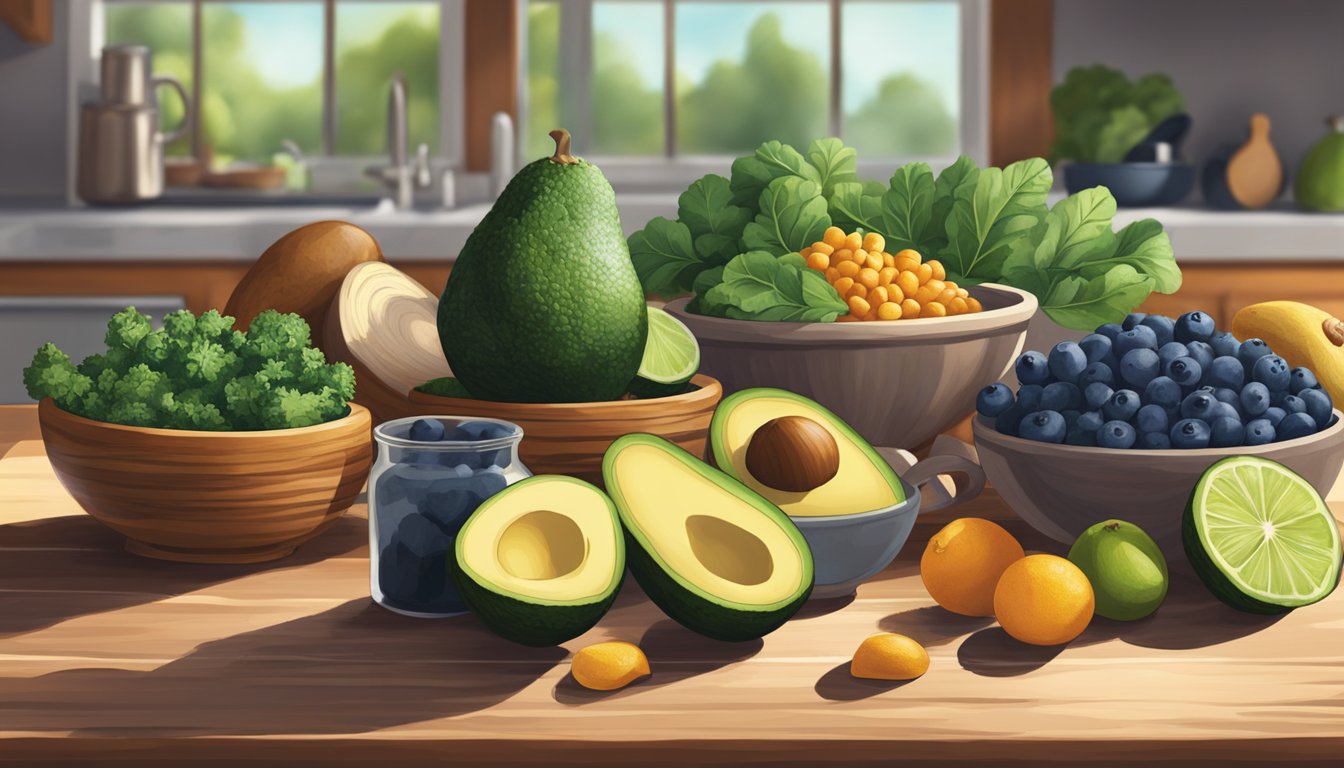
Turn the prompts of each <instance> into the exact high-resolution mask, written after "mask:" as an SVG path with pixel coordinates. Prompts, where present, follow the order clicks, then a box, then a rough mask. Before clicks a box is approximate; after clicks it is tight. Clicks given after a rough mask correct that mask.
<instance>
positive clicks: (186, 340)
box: [23, 307, 355, 431]
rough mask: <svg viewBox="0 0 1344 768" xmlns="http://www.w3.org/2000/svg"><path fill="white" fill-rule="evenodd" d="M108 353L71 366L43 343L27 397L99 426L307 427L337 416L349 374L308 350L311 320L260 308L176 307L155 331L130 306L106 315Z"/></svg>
mask: <svg viewBox="0 0 1344 768" xmlns="http://www.w3.org/2000/svg"><path fill="white" fill-rule="evenodd" d="M104 341H105V342H106V344H107V352H106V353H103V354H99V355H91V356H89V357H87V358H85V359H84V361H83V362H81V363H80V364H79V365H78V366H75V365H74V364H73V363H72V362H71V360H70V358H69V357H68V356H67V355H66V354H65V353H64V352H62V351H61V350H60V349H58V348H57V347H56V345H54V344H52V343H50V342H48V343H47V344H44V345H42V346H41V347H40V348H38V350H37V353H36V354H35V355H33V361H32V364H31V365H30V366H29V367H27V368H25V369H24V371H23V382H24V385H25V386H26V387H27V389H28V394H29V396H30V397H32V398H33V399H37V400H40V399H42V398H44V397H50V398H52V399H53V400H54V401H55V402H56V405H58V406H60V407H61V408H62V409H64V410H66V411H69V412H71V413H74V414H76V415H78V416H83V417H85V418H88V419H93V420H96V421H106V422H111V423H114V424H127V425H131V426H141V427H159V428H165V429H197V430H210V431H225V430H251V429H285V428H290V427H306V426H311V425H313V424H320V423H322V422H326V421H331V420H333V419H338V418H341V417H342V416H344V415H345V414H346V413H347V412H348V411H349V408H348V406H347V405H346V403H347V402H348V401H349V400H351V399H352V398H354V396H355V374H354V371H353V370H352V369H351V368H350V366H348V365H346V364H345V363H335V364H330V365H329V364H328V363H327V360H326V358H325V357H324V356H323V354H322V351H321V350H319V349H316V348H314V347H311V346H309V329H308V323H306V322H305V321H304V319H303V318H302V317H299V316H298V315H293V314H287V315H282V314H280V313H278V312H275V311H274V310H267V311H266V312H262V313H261V314H259V315H257V316H256V318H254V319H253V321H252V325H251V327H250V328H249V329H248V331H247V333H246V334H244V333H242V332H241V331H236V330H234V328H233V318H231V317H225V316H223V315H220V314H219V313H218V312H216V311H215V310H210V311H209V312H206V313H205V314H203V315H201V316H200V317H197V316H195V315H193V314H192V313H190V312H188V311H186V310H181V311H178V312H173V313H171V314H169V315H167V316H166V317H164V320H163V329H162V330H159V331H156V330H154V328H153V326H151V325H150V322H149V316H148V315H144V314H141V313H140V312H137V311H136V309H135V307H127V308H126V309H124V310H122V311H121V312H118V313H117V314H115V315H113V316H112V318H111V319H110V320H109V321H108V324H107V335H106V336H105V338H104Z"/></svg>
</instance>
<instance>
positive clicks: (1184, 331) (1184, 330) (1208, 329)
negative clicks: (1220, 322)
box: [1175, 311, 1217, 344]
mask: <svg viewBox="0 0 1344 768" xmlns="http://www.w3.org/2000/svg"><path fill="white" fill-rule="evenodd" d="M1215 330H1217V329H1216V328H1215V327H1214V324H1213V318H1211V317H1209V316H1208V315H1207V314H1205V313H1204V312H1199V311H1195V312H1186V313H1185V314H1184V315H1181V316H1180V317H1178V318H1176V329H1175V331H1176V340H1177V341H1179V342H1182V343H1185V344H1188V343H1190V342H1192V341H1202V342H1207V341H1208V340H1209V337H1210V336H1213V332H1214V331H1215Z"/></svg>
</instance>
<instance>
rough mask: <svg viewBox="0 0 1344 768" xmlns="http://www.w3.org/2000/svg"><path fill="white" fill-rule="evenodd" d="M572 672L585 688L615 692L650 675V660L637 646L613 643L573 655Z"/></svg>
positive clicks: (599, 645) (585, 649) (586, 648)
mask: <svg viewBox="0 0 1344 768" xmlns="http://www.w3.org/2000/svg"><path fill="white" fill-rule="evenodd" d="M569 670H570V672H571V673H573V675H574V679H575V680H576V681H577V682H578V684H579V685H582V686H583V687H584V688H588V689H591V690H594V691H614V690H616V689H617V688H624V687H625V686H627V685H629V684H630V683H632V682H634V681H635V680H638V679H639V678H641V677H644V676H645V675H647V674H649V660H648V658H646V657H645V656H644V651H642V650H640V648H639V646H637V645H635V644H634V643H623V642H620V641H616V640H613V641H610V642H606V643H596V644H594V645H590V646H587V647H585V648H583V649H582V650H580V651H579V652H578V653H576V654H574V660H573V661H572V662H570V667H569Z"/></svg>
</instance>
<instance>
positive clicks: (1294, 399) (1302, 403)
mask: <svg viewBox="0 0 1344 768" xmlns="http://www.w3.org/2000/svg"><path fill="white" fill-rule="evenodd" d="M1279 407H1280V408H1282V409H1283V410H1284V411H1285V412H1286V413H1287V414H1288V415H1289V416H1291V415H1293V414H1294V413H1306V412H1307V401H1306V400H1303V399H1302V398H1300V397H1298V396H1297V395H1285V396H1284V398H1283V403H1282V404H1281V405H1280V406H1279Z"/></svg>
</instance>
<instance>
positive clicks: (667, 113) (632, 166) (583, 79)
mask: <svg viewBox="0 0 1344 768" xmlns="http://www.w3.org/2000/svg"><path fill="white" fill-rule="evenodd" d="M550 1H551V2H556V3H558V5H559V6H560V13H561V33H560V34H561V45H560V53H559V56H560V70H561V72H563V73H565V74H566V76H567V78H566V79H567V80H568V81H569V82H570V83H574V84H575V89H574V94H575V96H576V98H575V101H577V102H579V103H578V104H577V105H576V106H574V107H572V111H573V112H574V114H576V115H578V116H579V117H578V118H576V119H577V120H578V121H579V122H578V123H576V124H575V126H574V130H575V131H576V132H577V131H583V133H582V134H581V135H591V133H592V132H591V130H584V129H585V125H584V121H591V119H592V105H591V98H590V94H589V93H588V87H589V84H590V81H591V72H592V39H591V36H592V7H593V3H594V2H595V1H596V0H550ZM604 1H605V2H630V3H642V4H646V5H647V4H650V3H657V4H661V5H662V6H663V14H664V15H663V45H664V56H665V61H664V75H663V83H662V85H663V130H664V152H663V154H662V155H649V156H621V155H589V157H591V159H592V160H593V161H594V162H597V163H600V164H601V166H602V170H603V172H604V173H605V174H606V176H607V178H608V179H609V180H610V181H611V183H612V184H613V185H616V186H618V187H620V188H622V189H628V190H634V191H651V192H656V191H661V190H666V189H668V188H681V187H684V186H686V185H688V184H690V183H691V182H692V181H694V180H696V179H697V178H699V177H701V176H703V175H705V174H707V173H722V172H723V169H724V167H725V163H726V161H731V159H732V158H733V155H700V154H694V155H687V154H680V153H678V152H677V151H676V112H675V101H676V94H675V92H674V91H673V84H674V81H675V61H676V59H675V56H676V54H675V47H676V46H675V43H676V27H675V24H674V23H673V20H674V18H675V17H674V13H675V11H674V6H675V5H676V3H677V2H683V1H693V2H740V1H741V0H604ZM861 1H863V2H886V3H901V2H921V1H924V2H927V0H861ZM514 2H515V3H516V5H517V9H518V10H517V16H518V46H517V47H518V58H519V66H518V80H519V82H518V125H519V126H520V131H519V135H526V132H527V131H530V130H533V129H532V128H531V127H530V126H529V121H528V118H529V115H528V82H527V79H528V61H527V49H528V45H527V19H528V5H529V0H514ZM771 2H779V3H789V2H814V3H815V2H818V0H771ZM824 2H827V4H828V6H829V8H828V10H829V14H830V30H829V33H830V41H831V57H830V61H829V80H830V95H829V104H828V111H829V115H828V125H829V130H830V132H831V134H832V135H836V134H839V135H841V136H843V125H842V124H841V121H842V118H843V114H844V110H843V94H842V92H841V83H842V78H843V72H842V71H841V64H840V55H839V51H840V39H841V35H842V31H841V29H840V14H841V6H842V5H843V4H844V2H847V0H824ZM946 2H954V3H956V4H957V5H958V6H959V19H960V23H961V30H960V33H961V51H960V54H961V82H960V86H961V87H960V96H961V104H960V111H959V115H958V120H957V127H958V133H959V136H958V144H959V152H958V153H957V154H965V155H969V156H970V157H971V158H972V159H974V160H975V161H976V162H977V163H980V164H981V165H983V164H985V163H986V162H987V160H988V156H989V122H990V120H989V108H990V103H989V16H990V7H989V5H990V2H991V0H946ZM567 21H568V23H566V22H567ZM567 32H568V37H567V36H566V33H567ZM523 146H524V143H523V142H522V141H519V142H518V151H519V155H518V162H519V163H520V164H522V163H525V162H527V161H528V160H531V159H533V158H527V157H524V156H523V155H522V152H523ZM956 157H957V155H956V154H951V155H933V156H929V155H905V156H891V157H863V156H862V155H861V156H860V157H859V159H858V171H859V174H860V176H863V177H865V178H885V176H886V175H887V174H889V173H890V172H891V168H892V167H893V164H901V163H907V162H916V161H920V162H926V163H929V165H930V166H932V167H934V168H942V167H945V166H947V165H950V164H951V163H952V162H953V161H954V160H956Z"/></svg>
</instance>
